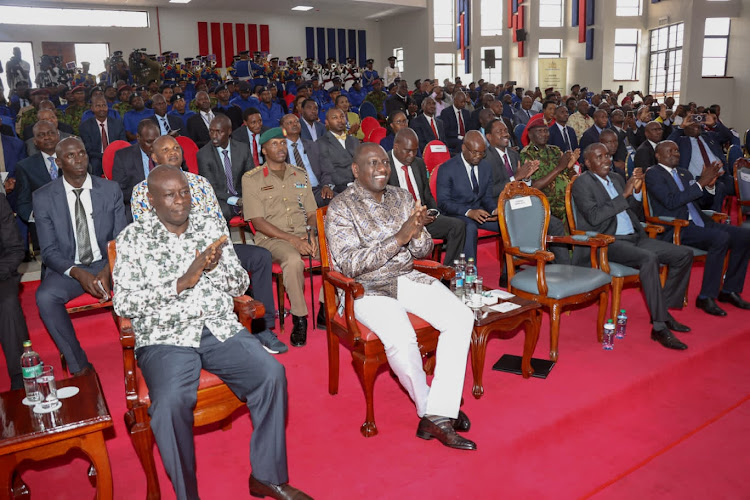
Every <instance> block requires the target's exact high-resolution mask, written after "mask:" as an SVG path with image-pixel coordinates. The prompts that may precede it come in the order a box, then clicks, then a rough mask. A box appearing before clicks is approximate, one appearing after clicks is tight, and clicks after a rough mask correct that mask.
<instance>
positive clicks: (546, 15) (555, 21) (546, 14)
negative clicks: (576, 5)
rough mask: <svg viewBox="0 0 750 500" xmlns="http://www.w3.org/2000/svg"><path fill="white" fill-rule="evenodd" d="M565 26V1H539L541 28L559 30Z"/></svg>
mask: <svg viewBox="0 0 750 500" xmlns="http://www.w3.org/2000/svg"><path fill="white" fill-rule="evenodd" d="M562 25H563V0H539V26H541V27H545V28H557V27H560V26H562Z"/></svg>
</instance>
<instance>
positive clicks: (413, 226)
mask: <svg viewBox="0 0 750 500" xmlns="http://www.w3.org/2000/svg"><path fill="white" fill-rule="evenodd" d="M431 220H435V218H434V217H430V216H428V215H427V207H426V206H424V205H421V206H416V207H414V208H413V209H412V211H411V215H409V218H408V219H406V222H404V223H403V225H402V226H401V229H399V231H398V232H397V233H396V241H398V243H399V245H402V246H403V245H406V244H407V243H409V242H410V241H411V240H412V239H413V238H419V236H420V235H421V234H422V228H423V227H424V226H425V224H429V223H430V222H431Z"/></svg>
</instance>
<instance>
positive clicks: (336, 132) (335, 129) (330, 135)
mask: <svg viewBox="0 0 750 500" xmlns="http://www.w3.org/2000/svg"><path fill="white" fill-rule="evenodd" d="M326 125H328V129H329V130H328V132H326V133H325V134H323V136H322V137H320V138H319V139H318V141H317V143H318V147H319V148H320V162H321V163H322V164H323V165H327V166H328V169H329V171H330V173H331V184H333V185H334V187H333V191H334V192H336V193H340V192H342V191H343V190H344V189H346V187H347V186H348V185H349V184H350V183H352V182H354V174H353V173H352V159H353V158H354V153H355V152H356V150H357V146H359V141H358V140H357V139H356V138H354V137H352V136H351V135H349V134H347V133H346V117H344V112H343V111H341V110H340V109H339V108H331V109H329V110H328V113H327V115H326ZM304 129H305V125H304V124H303V125H302V130H304ZM302 137H303V138H304V135H302Z"/></svg>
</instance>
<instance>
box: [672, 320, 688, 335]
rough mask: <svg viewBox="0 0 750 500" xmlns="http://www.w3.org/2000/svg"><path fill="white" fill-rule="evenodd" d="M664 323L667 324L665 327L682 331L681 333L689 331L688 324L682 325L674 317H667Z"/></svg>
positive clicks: (674, 330)
mask: <svg viewBox="0 0 750 500" xmlns="http://www.w3.org/2000/svg"><path fill="white" fill-rule="evenodd" d="M666 324H667V328H669V329H670V330H672V331H673V332H682V333H687V332H689V331H690V327H689V326H687V325H683V324H682V323H680V322H678V321H677V320H676V319H674V318H669V319H668V320H667V321H666Z"/></svg>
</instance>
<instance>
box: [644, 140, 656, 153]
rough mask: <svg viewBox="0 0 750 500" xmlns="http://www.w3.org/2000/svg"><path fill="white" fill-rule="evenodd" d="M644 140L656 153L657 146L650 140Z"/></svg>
mask: <svg viewBox="0 0 750 500" xmlns="http://www.w3.org/2000/svg"><path fill="white" fill-rule="evenodd" d="M646 140H647V141H648V143H649V144H651V147H652V148H654V151H656V146H657V144H656V143H655V142H654V141H652V140H651V139H646Z"/></svg>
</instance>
